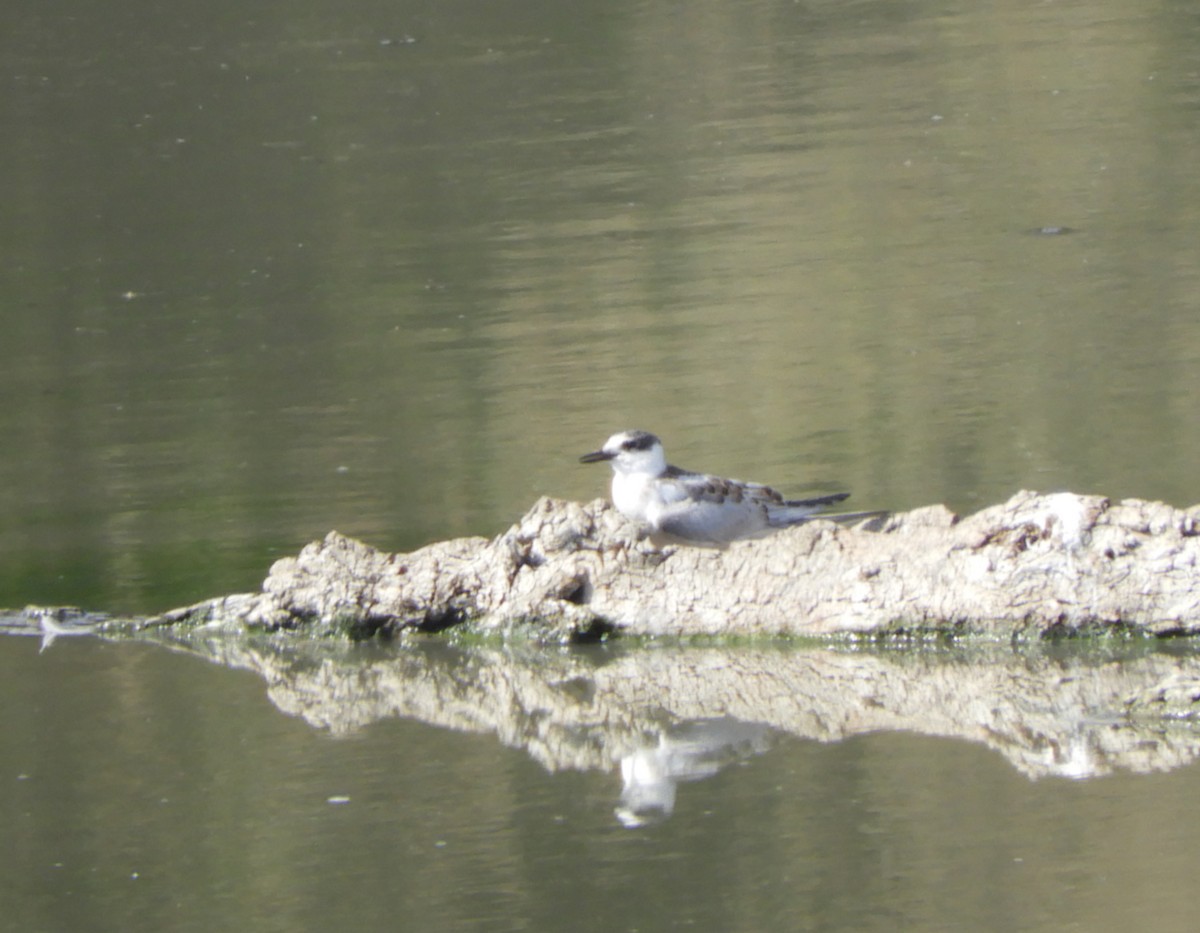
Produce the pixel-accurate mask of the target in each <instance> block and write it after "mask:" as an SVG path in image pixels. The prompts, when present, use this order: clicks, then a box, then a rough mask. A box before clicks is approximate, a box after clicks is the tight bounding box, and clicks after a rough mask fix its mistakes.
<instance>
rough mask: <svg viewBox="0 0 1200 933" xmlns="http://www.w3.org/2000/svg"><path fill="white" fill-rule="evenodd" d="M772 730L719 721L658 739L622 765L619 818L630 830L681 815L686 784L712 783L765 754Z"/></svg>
mask: <svg viewBox="0 0 1200 933" xmlns="http://www.w3.org/2000/svg"><path fill="white" fill-rule="evenodd" d="M770 735H771V730H770V729H768V728H767V727H766V726H763V725H760V724H758V723H746V722H738V721H736V720H734V719H713V720H708V721H704V722H692V723H686V724H684V725H682V726H679V727H677V728H673V729H669V730H667V731H665V732H663V733H661V734H660V735H659V736H658V741H657V743H655V744H652V745H647V746H645V747H643V748H639V749H637V750H635V751H633V752H630V753H629V754H628V755H626V756H625V757H624V758H622V759H621V780H622V781H623V782H624V785H625V786H624V787H623V788H622V790H621V800H620V803H619V804H618V805H617V809H616V814H617V818H618V819H619V820H620V821H621V822H622V823H624V824H625V825H626V826H629V827H636V826H645V825H647V824H649V823H658V822H661V821H663V820H665V819H666V818H667V817H669V816H670V815H671V812H672V811H673V810H674V809H675V786H676V784H678V783H679V782H680V781H699V780H702V779H703V778H707V777H712V776H713V775H714V774H716V773H717V772H718V771H720V770H721V769H722V768H723V767H725V765H727V764H729V763H731V762H733V761H736V760H738V759H740V758H746V757H749V756H750V755H755V754H761V753H762V752H765V751H766V750H767V748H768V745H769V742H770Z"/></svg>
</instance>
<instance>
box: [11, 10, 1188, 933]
mask: <svg viewBox="0 0 1200 933" xmlns="http://www.w3.org/2000/svg"><path fill="white" fill-rule="evenodd" d="M7 22H8V28H6V29H5V30H3V33H2V34H0V79H2V80H3V91H2V92H0V126H2V127H3V131H4V132H3V140H4V141H3V142H2V143H0V197H2V199H3V203H4V205H5V209H4V211H3V212H0V322H2V324H3V328H2V334H3V336H2V337H0V397H2V398H3V399H4V401H5V404H4V405H3V406H0V432H2V434H3V437H4V438H5V443H4V444H3V446H2V448H0V606H10V605H16V606H20V605H24V604H25V603H29V602H42V603H54V604H57V603H80V604H83V605H86V606H89V607H94V608H97V609H104V610H108V611H113V612H144V611H156V610H161V609H163V608H166V607H169V606H174V605H182V604H185V603H187V602H190V601H193V600H196V599H200V598H204V597H208V596H212V595H215V594H219V593H224V592H230V591H238V590H244V589H248V588H253V587H255V586H257V584H258V582H259V581H260V580H261V579H262V577H263V576H264V574H265V571H266V568H267V567H268V565H269V564H270V562H271V561H272V560H273V559H274V558H275V557H277V556H280V555H282V554H287V553H293V552H294V551H295V550H297V549H298V548H299V547H300V546H301V545H303V544H304V543H306V542H307V541H309V540H311V539H314V538H317V537H320V536H321V535H323V534H324V533H325V532H326V531H328V530H329V529H331V528H337V529H338V530H340V531H342V532H345V533H348V534H352V535H356V536H359V537H362V538H364V539H366V540H368V541H370V542H371V543H373V544H376V545H379V546H382V547H391V548H412V547H415V546H417V545H419V544H422V543H424V542H427V541H430V540H433V539H438V538H444V537H448V536H453V535H465V534H484V535H491V534H495V533H498V532H500V531H502V530H503V529H504V528H506V527H507V526H508V525H509V524H511V523H512V522H513V521H515V520H516V519H517V518H518V517H519V516H520V515H521V514H522V513H523V512H524V511H525V510H526V509H527V508H528V507H529V506H530V505H531V504H532V502H533V501H534V500H535V498H536V497H537V496H539V495H543V494H551V495H558V496H563V497H569V498H591V497H594V496H597V495H600V494H602V493H603V491H604V488H605V484H606V477H604V476H603V475H602V472H601V471H597V470H588V469H585V468H582V467H580V466H579V465H578V464H577V463H576V462H575V461H576V457H577V455H578V454H579V453H582V452H584V451H587V450H591V449H594V448H595V447H596V446H597V444H598V443H599V442H600V441H601V440H602V439H603V438H604V437H605V436H606V435H607V434H609V433H610V432H612V431H614V430H617V429H620V428H625V427H633V426H638V427H645V428H649V429H652V430H655V431H657V432H658V433H660V434H662V435H663V436H664V438H665V439H666V441H667V444H668V449H669V452H670V453H671V455H672V458H673V459H675V460H676V461H677V462H680V463H682V464H684V465H687V466H694V467H700V468H704V469H711V470H715V471H720V472H723V473H728V474H732V475H740V476H745V477H748V478H754V479H761V480H764V481H769V482H772V483H774V484H777V485H779V486H781V487H783V488H784V489H786V490H787V491H789V492H796V493H798V494H799V493H804V492H808V491H816V490H822V491H829V490H833V489H849V490H852V491H853V494H854V499H853V500H852V502H854V503H856V504H857V505H859V506H860V507H862V508H895V509H903V508H910V507H915V506H921V505H926V504H929V503H933V502H945V503H947V504H949V505H950V506H951V507H952V508H955V509H959V510H971V509H974V508H977V507H981V506H984V505H987V504H991V503H993V502H996V501H999V500H1000V499H1003V498H1005V497H1007V496H1008V495H1010V494H1011V493H1012V492H1014V491H1016V490H1017V489H1020V488H1034V489H1039V490H1045V491H1052V490H1059V489H1070V490H1072V491H1075V492H1080V493H1103V494H1107V495H1112V496H1115V497H1122V496H1139V497H1144V498H1151V499H1164V500H1166V501H1169V502H1171V503H1173V504H1176V505H1181V506H1183V505H1190V504H1192V503H1194V502H1196V501H1198V500H1200V494H1198V491H1197V484H1196V471H1195V464H1196V463H1197V462H1198V461H1200V432H1197V430H1196V412H1197V410H1200V384H1198V382H1197V379H1196V375H1195V374H1196V372H1197V371H1198V370H1197V366H1198V364H1200V263H1198V262H1197V259H1198V253H1197V248H1196V230H1197V229H1200V181H1198V179H1200V176H1198V174H1197V173H1196V171H1195V153H1196V152H1197V151H1200V123H1197V121H1196V119H1195V114H1196V112H1197V109H1198V107H1200V20H1197V18H1196V16H1195V12H1194V9H1193V6H1192V5H1191V4H1189V3H1185V2H1183V0H1168V2H1164V3H1160V4H1157V5H1155V6H1153V7H1147V6H1146V5H1144V4H1138V3H1136V2H1134V0H1102V2H1099V3H1092V4H1076V3H1051V4H1038V3H1021V2H1010V3H1001V4H999V5H996V4H992V5H986V6H980V5H978V4H971V3H965V2H955V0H950V2H945V0H939V2H928V0H914V2H911V3H908V4H896V3H892V2H870V0H867V2H862V3H853V4H845V3H840V2H825V0H813V2H801V3H793V2H780V0H745V2H737V3H729V2H721V3H713V2H699V3H688V4H683V5H680V4H663V3H656V2H646V0H618V2H609V3H603V4H600V3H590V2H580V3H573V4H569V5H564V4H558V5H555V4H542V3H529V2H517V0H509V2H500V3H491V4H486V5H480V4H476V3H463V2H457V0H450V2H438V3H429V2H408V0H402V2H399V3H395V2H393V3H388V4H384V3H376V2H353V3H349V4H347V3H337V4H333V3H328V2H319V0H318V2H312V0H306V2H303V3H300V4H292V5H290V6H288V7H287V8H279V9H278V10H275V9H263V10H249V9H247V8H246V7H245V5H238V4H232V3H229V2H216V3H209V4H205V5H203V6H196V7H195V8H188V7H183V8H181V7H179V6H178V5H177V4H176V5H172V6H167V7H164V6H161V5H155V4H149V3H146V2H144V0H136V2H129V3H124V4H121V5H120V6H119V7H117V8H113V7H112V6H111V5H98V4H90V3H87V2H85V0H65V2H61V3H54V4H49V5H47V4H44V3H33V2H29V0H18V2H17V3H16V4H15V5H11V8H10V10H9V16H8V17H7ZM1048 227H1053V228H1063V229H1062V231H1061V232H1058V233H1055V234H1046V233H1036V232H1034V231H1037V230H1041V229H1042V228H1048ZM37 648H38V644H37V640H36V639H33V638H10V639H0V670H2V671H3V680H2V684H3V685H2V686H0V703H2V707H3V710H4V712H3V713H0V781H6V782H7V786H8V793H7V794H6V795H5V797H4V801H5V803H4V810H3V814H4V815H3V825H0V835H3V838H5V839H6V840H8V841H9V845H8V846H6V847H5V852H6V856H5V857H6V858H7V859H8V864H7V865H6V866H5V870H4V871H0V878H3V879H4V880H3V881H0V885H3V886H4V887H3V890H4V904H5V910H4V912H3V913H4V918H3V919H0V925H5V924H11V925H12V928H13V929H21V930H30V929H46V930H51V929H54V930H57V929H71V928H97V927H100V928H109V927H111V928H123V929H124V928H130V927H151V926H156V927H168V928H197V929H200V928H203V929H212V928H214V927H221V926H228V927H237V928H241V929H297V928H313V929H318V928H319V929H328V928H330V927H332V926H335V925H338V926H346V925H350V924H357V925H359V926H364V927H367V928H381V927H384V926H387V927H394V926H396V925H397V924H398V923H399V922H400V921H399V920H398V918H403V920H404V921H405V922H410V923H411V925H412V926H414V927H417V926H419V927H420V928H426V929H428V928H434V927H438V926H441V927H444V928H481V929H517V928H519V929H561V928H563V927H564V926H565V925H567V924H565V923H564V921H567V923H569V925H570V926H572V927H577V928H594V929H605V930H613V929H643V930H648V929H662V928H671V927H675V926H686V927H690V928H696V927H699V928H708V929H731V928H735V929H738V928H744V929H755V930H759V929H772V928H780V929H782V928H788V927H793V928H799V929H816V928H823V929H837V928H859V929H861V928H880V929H883V928H887V929H894V928H897V927H907V928H925V929H943V928H944V929H962V928H964V927H971V928H979V929H997V930H1000V929H1013V928H1023V929H1024V928H1029V929H1039V928H1042V929H1064V928H1066V929H1070V928H1078V929H1089V930H1094V929H1128V928H1129V927H1130V926H1132V925H1134V924H1138V925H1142V926H1145V925H1149V926H1151V927H1152V928H1155V929H1185V928H1189V925H1188V923H1186V922H1185V918H1190V916H1191V914H1190V913H1189V912H1188V911H1189V904H1188V903H1186V901H1187V897H1186V892H1187V891H1188V890H1190V886H1191V878H1192V870H1191V869H1192V866H1193V861H1194V860H1193V859H1192V858H1191V849H1192V848H1193V846H1190V845H1189V844H1188V842H1187V840H1189V839H1190V840H1194V839H1195V838H1196V832H1195V827H1193V826H1192V816H1191V813H1192V810H1193V809H1194V808H1193V806H1192V801H1193V800H1194V799H1195V796H1196V791H1197V787H1196V781H1197V772H1196V770H1195V768H1194V767H1192V766H1191V765H1190V764H1189V763H1188V762H1189V761H1190V759H1187V758H1186V756H1185V757H1184V759H1182V760H1181V761H1180V762H1178V763H1177V765H1178V766H1175V767H1172V768H1171V769H1170V770H1167V771H1164V772H1163V773H1153V774H1142V773H1133V772H1130V771H1127V770H1123V769H1121V768H1116V769H1114V770H1113V771H1112V772H1111V773H1106V774H1105V776H1102V777H1095V778H1093V779H1088V780H1076V781H1067V780H1063V779H1062V778H1054V777H1046V778H1041V779H1037V780H1032V779H1031V778H1030V776H1029V775H1028V774H1027V773H1025V772H1023V771H1022V770H1021V769H1020V768H1017V767H1015V766H1014V765H1013V764H1012V763H1011V762H1010V761H1008V760H1005V759H1004V758H1003V755H1002V754H1001V753H1000V752H998V750H997V748H996V747H994V746H990V747H983V746H981V745H979V744H975V743H974V742H972V741H963V740H962V737H960V738H957V739H955V738H945V737H937V736H935V735H924V736H915V735H912V734H909V733H888V732H887V731H879V732H873V733H870V734H863V735H858V736H855V737H853V738H848V739H847V740H845V741H838V742H818V741H812V740H806V739H804V738H800V737H797V734H785V735H783V736H781V737H778V738H777V739H776V740H774V741H773V744H772V745H771V747H770V749H769V751H766V752H764V753H763V754H754V755H750V756H749V757H744V758H739V759H738V761H737V762H736V763H733V764H729V765H728V766H724V767H722V768H721V769H719V771H718V772H717V773H716V774H714V775H713V776H712V777H709V778H708V779H706V780H699V781H695V782H688V783H685V784H681V785H680V786H679V788H678V789H677V796H676V801H675V808H674V813H673V815H672V816H671V818H670V819H668V820H666V821H664V822H661V823H658V824H655V825H647V826H641V827H636V828H631V827H628V826H625V825H623V824H622V822H621V821H620V820H619V819H618V818H617V817H616V816H615V814H614V811H615V810H616V809H618V808H619V805H620V798H621V794H622V790H623V783H622V777H621V775H620V773H618V772H619V768H615V769H614V768H607V769H603V768H594V767H593V768H583V769H577V770H572V769H564V768H548V767H546V766H545V763H544V762H543V761H541V760H540V759H538V757H537V756H536V755H534V754H532V753H531V752H530V751H529V750H527V749H524V748H522V747H520V746H519V745H518V744H514V741H512V740H511V738H512V737H508V739H503V738H502V737H499V736H498V735H496V734H493V733H483V734H472V733H470V732H464V731H462V730H460V729H456V728H448V727H438V726H435V725H431V724H429V723H428V722H427V721H426V720H424V719H421V718H420V717H416V718H414V717H412V716H410V715H408V716H393V717H391V718H390V719H385V720H384V721H381V722H375V723H373V724H371V725H367V726H364V727H363V728H360V729H357V730H355V731H353V732H352V733H350V734H346V735H341V734H340V733H339V735H338V736H337V737H334V736H332V735H331V734H330V732H329V730H328V729H322V728H319V727H316V726H314V725H311V724H309V723H308V722H307V721H306V720H304V719H303V718H297V714H296V711H295V710H294V709H290V708H287V709H284V710H283V711H282V712H281V708H278V707H276V706H274V705H272V704H271V703H268V702H267V701H266V700H265V699H264V683H267V684H270V683H271V680H270V679H269V678H266V679H264V677H263V676H255V675H253V674H248V673H245V672H244V671H243V672H238V671H236V670H232V669H230V668H228V667H223V666H212V665H210V664H206V663H204V662H202V661H200V660H198V659H196V658H194V657H185V656H181V655H178V654H174V653H171V652H169V651H166V650H163V649H161V648H151V647H146V646H135V645H113V644H102V643H99V642H91V641H89V640H86V639H75V640H66V639H64V640H63V642H62V643H61V644H57V643H56V644H55V645H54V646H53V647H52V648H51V649H50V650H48V651H46V652H45V653H43V654H40V655H39V654H38V653H37ZM735 655H736V653H735ZM314 663H317V662H314ZM297 702H299V701H297ZM701 712H702V713H703V711H701ZM705 715H717V713H714V712H711V711H710V712H708V713H705ZM498 739H500V740H498ZM984 741H986V739H984ZM339 797H348V798H349V802H348V803H330V802H329V801H330V799H331V798H333V799H336V798H339Z"/></svg>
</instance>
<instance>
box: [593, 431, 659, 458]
mask: <svg viewBox="0 0 1200 933" xmlns="http://www.w3.org/2000/svg"><path fill="white" fill-rule="evenodd" d="M661 446H662V442H661V441H659V439H658V438H657V437H655V436H654V435H653V434H651V433H650V432H649V431H618V432H617V433H616V434H614V435H613V436H612V437H610V438H609V439H608V440H606V441H605V442H604V448H603V449H604V450H606V451H609V452H610V453H612V452H619V451H623V450H627V451H631V452H635V453H636V452H641V451H647V450H653V449H654V448H655V447H661Z"/></svg>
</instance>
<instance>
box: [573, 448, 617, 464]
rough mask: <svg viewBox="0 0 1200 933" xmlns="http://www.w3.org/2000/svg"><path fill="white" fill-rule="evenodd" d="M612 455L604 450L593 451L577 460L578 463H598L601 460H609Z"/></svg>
mask: <svg viewBox="0 0 1200 933" xmlns="http://www.w3.org/2000/svg"><path fill="white" fill-rule="evenodd" d="M612 458H613V455H612V454H610V453H608V452H607V451H604V450H593V451H592V452H591V453H590V454H584V455H583V456H582V457H580V458H579V462H580V463H599V462H600V461H601V460H611V459H612Z"/></svg>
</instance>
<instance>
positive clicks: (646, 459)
mask: <svg viewBox="0 0 1200 933" xmlns="http://www.w3.org/2000/svg"><path fill="white" fill-rule="evenodd" d="M579 459H580V461H581V462H583V463H598V462H600V461H604V460H607V461H608V462H609V463H611V464H612V468H613V480H612V500H613V505H615V506H616V507H617V511H619V512H620V513H621V514H622V515H624V516H625V517H626V518H631V519H633V520H634V521H636V522H640V523H641V524H643V525H647V526H649V528H650V529H651V530H652V531H656V532H662V533H663V534H668V535H673V536H675V537H677V538H682V539H684V540H686V541H693V542H697V543H701V544H726V543H728V542H730V541H736V540H737V539H739V538H755V537H758V536H759V535H764V534H767V533H769V532H772V531H776V530H778V529H780V528H786V527H788V526H789V525H797V524H800V523H802V522H806V521H809V520H810V519H812V518H814V517H821V518H828V519H830V520H832V521H837V522H857V521H865V520H867V519H870V518H879V517H881V516H883V515H886V514H887V513H886V512H843V513H839V514H835V515H818V513H820V512H821V510H822V509H824V508H825V507H826V506H828V505H833V504H834V503H836V502H841V501H842V500H843V499H846V498H847V497H849V495H850V493H848V492H837V493H833V494H832V495H828V496H818V497H816V498H814V499H790V500H789V499H784V498H783V496H781V495H780V494H779V493H777V492H776V491H775V490H774V489H772V488H771V487H770V486H763V485H761V484H760V483H744V482H742V481H741V480H736V479H724V478H722V477H720V476H710V475H708V474H706V473H693V472H691V471H690V470H682V469H680V468H679V467H676V466H671V465H670V464H669V463H667V458H666V454H665V453H664V452H663V445H662V441H660V440H659V439H658V438H657V437H655V436H654V435H653V434H650V433H649V432H647V431H622V432H621V433H620V434H614V435H613V436H612V437H610V438H609V439H608V440H607V441H605V442H604V446H603V447H601V448H600V449H599V450H596V451H593V452H592V453H590V454H584V455H583V456H582V457H580V458H579Z"/></svg>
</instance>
